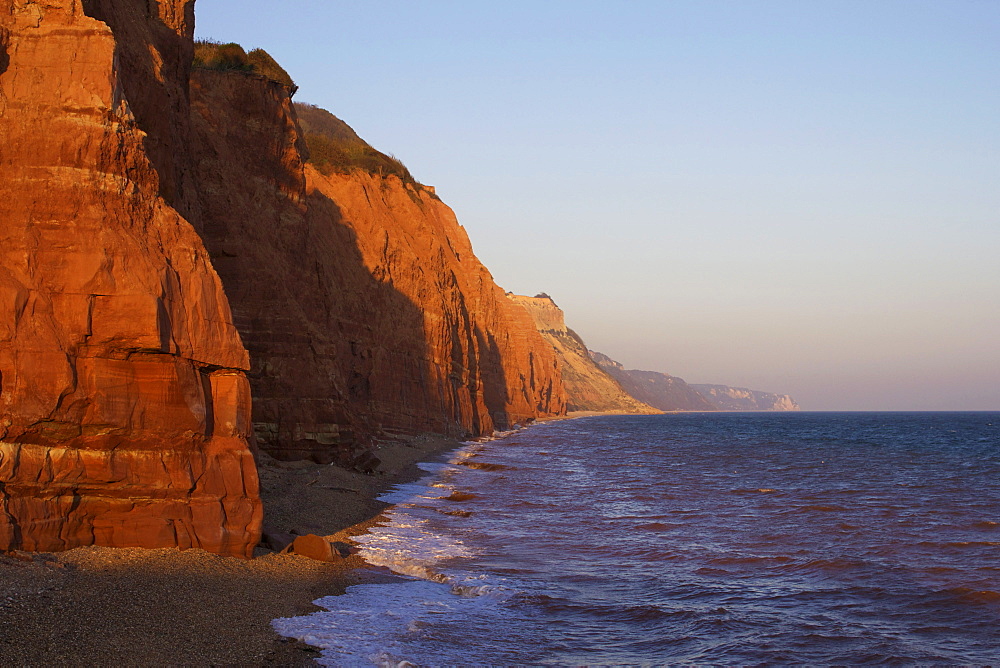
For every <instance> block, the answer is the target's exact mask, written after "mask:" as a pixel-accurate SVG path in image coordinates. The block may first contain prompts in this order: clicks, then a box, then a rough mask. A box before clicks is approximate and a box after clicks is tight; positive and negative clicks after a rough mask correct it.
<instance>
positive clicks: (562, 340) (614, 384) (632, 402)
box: [507, 294, 659, 413]
mask: <svg viewBox="0 0 1000 668" xmlns="http://www.w3.org/2000/svg"><path fill="white" fill-rule="evenodd" d="M507 297H508V298H509V299H510V301H511V302H512V303H514V304H517V305H519V306H522V307H523V308H525V309H526V310H527V311H528V312H529V313H530V314H531V317H532V319H533V320H534V323H535V328H536V329H537V330H538V331H539V332H541V334H542V336H543V337H545V339H546V340H547V341H548V342H549V344H550V345H551V346H552V349H553V350H555V352H556V355H557V357H558V358H559V362H560V364H561V366H562V376H563V383H564V384H565V386H566V407H567V409H568V410H571V411H601V412H622V413H658V412H659V411H658V410H657V409H656V408H653V407H652V406H649V405H647V404H645V403H643V402H642V401H639V400H638V399H637V398H635V397H633V396H632V395H630V394H629V393H628V392H627V391H625V389H623V388H622V386H621V385H620V384H619V383H618V381H617V380H615V379H614V378H613V377H612V376H610V375H609V374H608V373H607V371H606V370H605V369H602V368H601V367H600V366H599V365H598V364H597V363H596V362H595V361H594V360H593V359H592V358H591V356H590V352H589V351H588V350H587V346H586V344H584V342H583V339H581V338H580V336H579V335H578V334H577V333H576V332H574V331H573V330H572V329H570V328H568V327H567V326H566V321H565V318H564V316H563V312H562V309H560V308H559V307H558V306H556V304H555V302H554V301H552V299H551V298H550V297H547V296H544V295H539V296H537V297H525V296H521V295H514V294H508V295H507Z"/></svg>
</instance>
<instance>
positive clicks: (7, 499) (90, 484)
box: [0, 0, 261, 556]
mask: <svg viewBox="0 0 1000 668" xmlns="http://www.w3.org/2000/svg"><path fill="white" fill-rule="evenodd" d="M192 6H193V2H190V1H187V0H174V1H173V2H159V3H155V4H150V5H149V7H152V8H153V9H150V8H149V7H147V4H146V3H138V2H110V1H107V2H101V1H98V0H91V1H88V2H80V0H48V2H45V3H35V2H27V1H23V0H0V136H2V138H3V141H2V143H0V549H28V550H62V549H68V548H72V547H76V546H80V545H90V544H98V545H107V546H141V547H165V546H179V547H202V548H204V549H206V550H210V551H213V552H217V553H220V554H227V555H238V556H249V555H250V553H251V551H252V549H253V547H254V545H256V543H257V541H258V538H259V533H260V521H261V504H260V500H259V498H258V494H257V475H256V470H255V467H254V462H253V458H252V455H251V452H250V449H249V447H248V444H247V438H248V436H249V426H250V425H249V414H250V395H249V388H248V383H247V379H246V375H245V370H246V369H248V368H249V367H248V360H247V354H246V351H245V350H244V348H243V346H242V345H241V342H240V338H239V335H238V333H237V331H236V329H235V327H234V325H233V323H232V318H231V316H230V311H229V306H228V302H227V300H226V297H225V295H224V294H223V291H222V285H221V283H220V282H219V279H218V277H217V275H216V274H215V272H214V270H213V268H212V265H211V263H210V261H209V257H208V254H207V252H206V250H205V248H204V246H203V244H202V242H201V240H200V238H199V236H198V234H197V233H196V231H195V229H194V227H193V226H192V224H191V223H190V222H189V221H188V220H186V219H185V218H184V217H182V216H181V215H180V214H179V213H178V211H177V208H175V207H182V208H185V209H186V210H187V209H191V207H190V205H188V204H186V202H188V201H189V198H190V193H189V192H187V191H186V190H185V181H186V179H187V178H188V174H187V169H186V166H185V164H186V163H185V161H186V157H185V156H186V154H185V151H184V140H185V134H186V133H187V128H188V123H187V114H188V111H187V98H186V95H185V92H184V91H185V89H186V80H187V63H188V62H189V50H190V44H191V35H190V32H191V27H192V25H191V12H192Z"/></svg>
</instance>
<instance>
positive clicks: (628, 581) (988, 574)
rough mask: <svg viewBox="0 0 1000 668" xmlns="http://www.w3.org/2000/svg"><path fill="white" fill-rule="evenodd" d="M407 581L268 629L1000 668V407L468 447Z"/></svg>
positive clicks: (345, 648) (545, 655) (711, 423)
mask: <svg viewBox="0 0 1000 668" xmlns="http://www.w3.org/2000/svg"><path fill="white" fill-rule="evenodd" d="M424 470H425V471H426V474H427V475H426V477H425V478H423V479H422V480H419V481H417V482H414V483H411V484H406V485H401V486H399V487H398V488H396V489H395V490H393V491H392V492H391V493H389V494H388V495H387V496H386V497H384V500H386V501H389V502H391V503H394V504H395V506H394V507H393V508H392V509H391V510H390V511H389V512H388V513H387V515H386V518H385V519H386V522H385V523H384V525H382V526H378V527H375V528H373V529H371V530H370V532H369V533H368V534H366V535H363V536H360V537H359V538H358V541H359V542H360V543H361V550H362V552H361V553H362V556H363V557H364V558H365V559H366V560H367V561H368V562H369V563H371V564H372V565H375V566H382V567H385V568H387V569H391V571H392V572H393V573H395V574H397V576H396V577H391V578H387V579H385V580H384V581H380V582H378V583H373V584H362V585H357V586H353V587H350V588H349V589H348V590H347V593H346V594H344V595H340V596H329V597H326V598H322V599H320V600H318V601H317V603H318V605H320V606H321V607H322V608H324V611H321V612H316V613H314V614H310V615H307V616H302V617H293V618H287V619H279V620H275V622H274V625H275V628H276V629H277V630H278V631H279V632H280V633H282V634H284V635H287V636H289V637H294V638H298V639H301V640H304V641H306V642H308V643H310V644H312V645H315V646H317V647H321V648H323V655H322V658H321V659H319V662H320V663H321V664H323V665H328V666H372V665H375V666H410V665H419V666H424V665H427V666H439V665H557V666H559V665H573V666H580V665H609V664H611V665H621V664H630V665H662V664H678V663H680V664H738V665H763V664H817V663H819V664H853V665H856V664H876V663H880V664H890V665H909V664H990V663H997V662H1000V413H998V412H970V413H809V412H803V413H681V414H667V415H651V416H645V415H644V416H601V417H588V418H580V419H575V420H564V421H556V422H546V423H542V424H537V425H534V426H531V427H529V428H527V429H523V430H519V431H516V432H513V433H508V434H505V435H502V436H501V437H499V438H496V439H494V440H490V441H487V442H477V443H469V444H466V445H465V446H464V447H462V448H461V449H460V450H457V451H455V452H453V453H451V454H450V455H449V457H448V458H447V459H446V460H444V461H440V462H436V463H431V464H425V465H424Z"/></svg>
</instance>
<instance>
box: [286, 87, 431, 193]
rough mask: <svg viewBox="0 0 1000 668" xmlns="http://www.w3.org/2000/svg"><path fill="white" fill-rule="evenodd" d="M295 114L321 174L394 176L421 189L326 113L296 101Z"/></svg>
mask: <svg viewBox="0 0 1000 668" xmlns="http://www.w3.org/2000/svg"><path fill="white" fill-rule="evenodd" d="M295 113H296V115H297V116H298V118H299V125H300V126H301V128H302V132H303V134H304V135H305V138H306V145H307V146H308V147H309V162H311V163H312V164H313V165H315V166H316V169H318V170H319V171H321V172H323V173H324V174H334V173H339V174H349V173H351V172H352V171H354V170H361V171H363V172H368V173H369V174H378V175H380V176H389V175H393V176H397V177H399V179H400V180H401V181H402V182H403V183H408V184H411V185H413V186H416V187H418V188H420V187H421V186H420V184H419V183H417V181H416V179H414V178H413V175H412V174H410V170H408V169H407V168H406V165H404V164H403V163H402V162H400V161H399V160H398V159H397V158H395V157H393V156H391V155H386V154H385V153H382V152H381V151H377V150H375V149H374V148H372V147H371V146H370V145H369V144H368V142H366V141H365V140H364V139H362V138H361V137H359V136H358V135H357V133H356V132H354V130H353V129H351V126H349V125H348V124H347V123H345V122H344V121H342V120H340V119H339V118H337V117H336V116H334V115H333V114H331V113H330V112H329V111H327V110H325V109H320V108H319V107H317V106H315V105H312V104H302V103H299V102H296V103H295Z"/></svg>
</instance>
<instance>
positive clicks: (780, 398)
mask: <svg viewBox="0 0 1000 668" xmlns="http://www.w3.org/2000/svg"><path fill="white" fill-rule="evenodd" d="M691 387H693V388H695V389H696V390H698V391H699V392H701V393H702V394H703V395H704V396H705V398H707V399H708V400H709V401H711V402H712V403H713V404H715V405H716V406H718V407H719V409H720V410H724V411H797V410H800V408H799V405H798V404H797V403H795V400H794V399H792V398H791V397H790V396H788V395H787V394H772V393H770V392H759V391H757V390H748V389H747V388H745V387H729V386H728V385H692V386H691Z"/></svg>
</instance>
